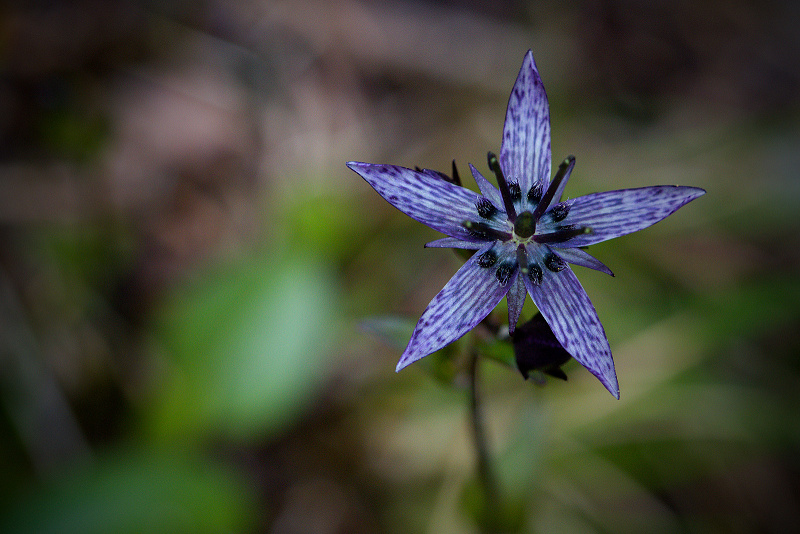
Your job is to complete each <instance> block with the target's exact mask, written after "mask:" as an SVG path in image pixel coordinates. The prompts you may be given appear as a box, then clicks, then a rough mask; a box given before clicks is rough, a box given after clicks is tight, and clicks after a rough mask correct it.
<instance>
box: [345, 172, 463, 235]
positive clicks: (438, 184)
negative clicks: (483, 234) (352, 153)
mask: <svg viewBox="0 0 800 534" xmlns="http://www.w3.org/2000/svg"><path fill="white" fill-rule="evenodd" d="M347 166H348V167H350V169H352V170H354V171H355V172H357V173H358V174H359V175H361V177H362V178H364V180H366V181H367V183H369V185H371V186H372V187H373V188H374V189H375V191H377V192H378V194H379V195H381V196H382V197H383V198H385V199H386V200H387V201H388V202H389V203H390V204H391V205H392V206H394V207H395V208H397V209H399V210H400V211H402V212H403V213H405V214H406V215H408V216H409V217H411V218H412V219H414V220H417V221H419V222H421V223H422V224H425V225H427V226H430V227H431V228H433V229H434V230H438V231H439V232H442V233H443V234H447V235H449V236H451V237H456V238H459V239H462V240H464V241H477V240H476V239H475V238H474V237H472V236H471V235H470V234H469V232H467V230H466V228H464V226H463V223H464V221H474V220H476V219H477V217H478V212H477V208H476V207H475V203H476V202H477V200H478V198H479V196H478V194H477V193H474V192H472V191H470V190H469V189H466V188H463V187H459V186H457V185H453V184H451V183H449V182H446V181H444V180H442V179H439V178H437V177H435V176H432V175H431V174H427V173H424V172H418V171H414V170H411V169H407V168H405V167H400V166H397V165H375V164H372V163H360V162H357V161H350V162H348V163H347Z"/></svg>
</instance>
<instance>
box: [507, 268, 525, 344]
mask: <svg viewBox="0 0 800 534" xmlns="http://www.w3.org/2000/svg"><path fill="white" fill-rule="evenodd" d="M527 296H528V291H527V290H526V289H525V282H523V281H522V277H521V276H518V277H517V280H516V281H515V282H514V285H512V286H511V288H510V289H509V290H508V295H506V302H507V303H508V333H509V334H513V333H514V330H515V329H516V327H517V323H518V322H519V316H520V315H522V307H523V306H524V305H525V297H527Z"/></svg>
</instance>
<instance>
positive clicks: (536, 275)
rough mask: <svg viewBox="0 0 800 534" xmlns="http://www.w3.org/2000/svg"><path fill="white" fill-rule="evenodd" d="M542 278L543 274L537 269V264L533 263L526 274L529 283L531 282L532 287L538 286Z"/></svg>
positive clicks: (540, 269) (539, 268)
mask: <svg viewBox="0 0 800 534" xmlns="http://www.w3.org/2000/svg"><path fill="white" fill-rule="evenodd" d="M543 276H544V273H543V272H542V268H541V267H539V264H538V263H534V264H533V265H531V266H530V269H529V272H528V278H530V279H531V282H533V285H535V286H538V285H539V284H541V283H542V277H543Z"/></svg>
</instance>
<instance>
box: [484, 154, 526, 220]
mask: <svg viewBox="0 0 800 534" xmlns="http://www.w3.org/2000/svg"><path fill="white" fill-rule="evenodd" d="M488 160H489V170H491V171H492V172H493V173H494V175H495V177H496V178H497V187H498V188H499V189H500V196H501V197H503V206H505V208H506V215H507V216H508V220H509V221H511V222H512V223H513V222H514V221H516V220H517V210H516V209H515V208H514V197H513V196H512V194H511V190H510V189H509V185H508V182H506V177H505V176H504V175H503V169H501V168H500V162H499V161H498V160H497V156H495V155H494V153H492V152H489V154H488ZM517 190H519V184H517ZM519 194H520V195H521V193H519Z"/></svg>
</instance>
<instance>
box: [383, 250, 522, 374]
mask: <svg viewBox="0 0 800 534" xmlns="http://www.w3.org/2000/svg"><path fill="white" fill-rule="evenodd" d="M492 247H495V250H496V251H497V258H498V261H497V263H496V264H495V265H494V266H492V267H481V266H480V265H478V259H479V258H480V256H481V254H483V253H484V252H486V251H488V250H489V249H490V248H492ZM498 248H499V250H498ZM512 249H513V247H508V246H503V245H502V244H500V245H498V244H495V243H488V244H486V245H485V246H483V247H482V248H481V249H479V250H478V252H476V253H475V254H474V255H473V256H472V257H471V258H470V259H469V260H467V262H466V263H465V264H464V265H463V266H462V267H461V269H459V270H458V271H457V272H456V274H454V275H453V278H451V279H450V281H449V282H447V284H446V285H445V286H444V288H443V289H442V290H441V291H440V292H439V294H437V295H436V296H435V297H433V300H432V301H431V302H430V304H428V307H427V308H426V309H425V311H424V312H423V313H422V317H420V318H419V322H417V326H416V327H415V328H414V332H413V333H412V334H411V340H410V341H409V342H408V346H407V347H406V350H405V351H404V352H403V355H402V356H401V357H400V362H399V363H398V364H397V370H398V371H399V370H400V369H402V368H404V367H406V366H407V365H409V364H411V363H413V362H415V361H417V360H419V359H420V358H423V357H425V356H427V355H428V354H431V353H433V352H436V351H437V350H439V349H441V348H442V347H444V346H445V345H448V344H450V343H452V342H453V341H455V340H456V339H458V338H460V337H461V336H463V335H464V334H466V333H467V332H469V331H470V330H472V329H473V328H474V327H475V325H477V324H478V323H479V322H481V321H482V320H483V318H484V317H486V316H487V315H489V312H491V311H492V310H493V309H494V308H495V306H497V304H498V303H499V302H500V301H501V300H502V299H503V297H504V296H505V294H506V293H508V290H509V288H510V287H511V286H512V285H513V284H514V282H515V276H516V272H513V273H512V276H510V277H509V278H508V279H507V280H506V283H505V284H501V283H500V282H499V281H498V278H497V275H496V273H497V266H499V265H501V264H502V263H503V262H504V261H509V259H510V257H511V250H512Z"/></svg>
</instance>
